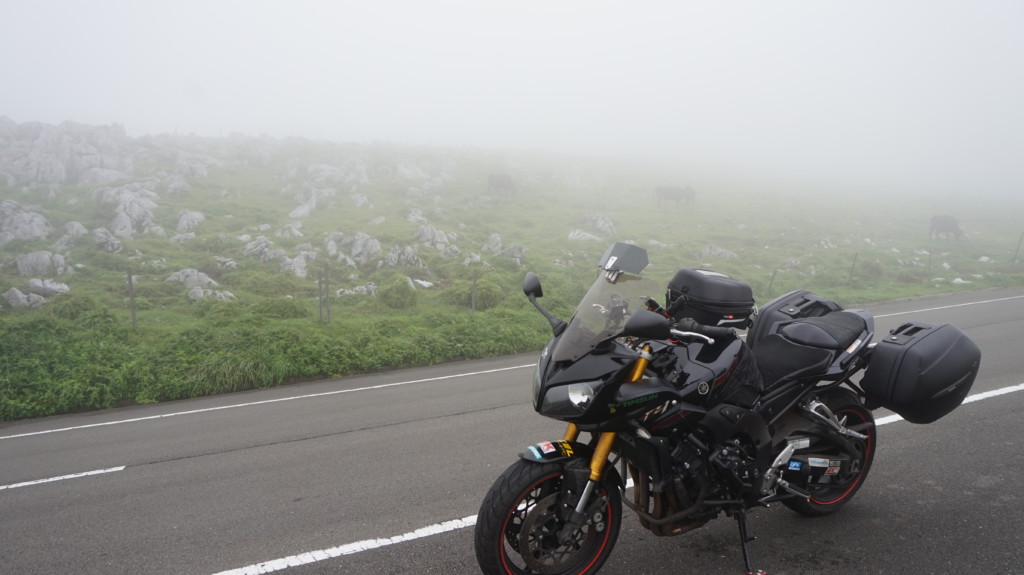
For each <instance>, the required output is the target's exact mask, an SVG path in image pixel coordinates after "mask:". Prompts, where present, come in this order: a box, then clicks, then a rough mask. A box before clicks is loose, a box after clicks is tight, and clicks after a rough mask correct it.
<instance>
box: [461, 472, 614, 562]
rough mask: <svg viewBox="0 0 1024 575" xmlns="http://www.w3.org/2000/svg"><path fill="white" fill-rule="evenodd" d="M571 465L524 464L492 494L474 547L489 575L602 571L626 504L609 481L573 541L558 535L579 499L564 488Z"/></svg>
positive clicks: (478, 522) (503, 477)
mask: <svg viewBox="0 0 1024 575" xmlns="http://www.w3.org/2000/svg"><path fill="white" fill-rule="evenodd" d="M565 463H566V462H564V461H563V462H552V463H532V462H528V461H524V460H518V461H516V462H515V463H513V464H512V465H511V466H510V467H509V468H508V469H507V470H505V472H504V473H502V474H501V477H499V478H498V480H497V481H495V482H494V485H493V486H492V487H491V490H490V491H488V492H487V496H486V497H485V498H484V502H483V504H482V505H481V506H480V513H479V514H478V515H477V520H476V533H475V536H474V544H475V546H476V559H477V562H478V563H479V564H480V569H481V570H482V571H483V572H484V573H485V574H487V575H520V574H526V573H536V574H544V575H583V574H587V573H590V574H592V573H596V572H597V570H598V569H600V567H601V565H603V564H604V562H605V560H607V559H608V555H610V554H611V551H612V547H613V546H614V545H615V540H616V539H617V538H618V536H619V525H620V523H621V519H622V500H621V499H620V496H619V490H618V489H617V488H616V487H614V486H610V485H608V482H603V483H602V485H601V487H600V488H599V489H595V490H594V493H593V495H592V498H594V499H592V501H594V500H597V501H599V505H597V506H594V505H591V506H590V509H591V510H592V511H590V512H589V514H588V516H587V517H586V519H585V521H584V523H583V525H582V526H581V527H580V528H579V529H577V530H576V531H575V533H573V535H572V539H571V540H570V541H569V542H568V543H567V544H563V543H560V542H559V540H558V534H559V532H560V531H561V530H562V527H563V526H564V525H565V520H566V518H567V517H568V516H569V513H570V512H571V511H572V507H573V506H574V505H573V502H574V501H575V499H573V498H572V497H571V494H568V493H567V491H568V490H567V489H565V488H564V483H565V482H564V478H565V470H564V465H565Z"/></svg>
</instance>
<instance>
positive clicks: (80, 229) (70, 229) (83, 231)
mask: <svg viewBox="0 0 1024 575" xmlns="http://www.w3.org/2000/svg"><path fill="white" fill-rule="evenodd" d="M64 232H65V233H67V234H68V235H69V236H75V237H78V236H87V235H89V230H88V229H87V228H86V227H85V226H83V225H82V224H80V223H78V222H75V221H71V222H68V223H66V224H64Z"/></svg>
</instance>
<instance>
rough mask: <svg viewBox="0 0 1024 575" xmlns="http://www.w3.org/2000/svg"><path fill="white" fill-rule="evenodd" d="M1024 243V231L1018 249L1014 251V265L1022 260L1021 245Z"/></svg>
mask: <svg viewBox="0 0 1024 575" xmlns="http://www.w3.org/2000/svg"><path fill="white" fill-rule="evenodd" d="M1021 244H1024V232H1021V234H1020V240H1019V241H1018V242H1017V251H1016V252H1014V253H1013V265H1017V264H1018V263H1019V262H1020V245H1021Z"/></svg>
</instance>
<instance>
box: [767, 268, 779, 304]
mask: <svg viewBox="0 0 1024 575" xmlns="http://www.w3.org/2000/svg"><path fill="white" fill-rule="evenodd" d="M777 273H779V268H775V270H774V271H772V281H770V282H768V297H772V286H773V285H775V274H777Z"/></svg>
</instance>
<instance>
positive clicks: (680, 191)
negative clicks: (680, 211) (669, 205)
mask: <svg viewBox="0 0 1024 575" xmlns="http://www.w3.org/2000/svg"><path fill="white" fill-rule="evenodd" d="M654 199H655V200H657V201H658V205H659V206H660V205H661V201H662V200H666V201H669V202H674V203H675V204H676V206H679V204H681V203H683V202H686V203H688V204H692V203H693V201H694V200H696V199H697V192H696V190H694V189H693V188H691V187H690V186H686V187H685V188H678V187H675V186H658V187H656V188H654Z"/></svg>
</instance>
